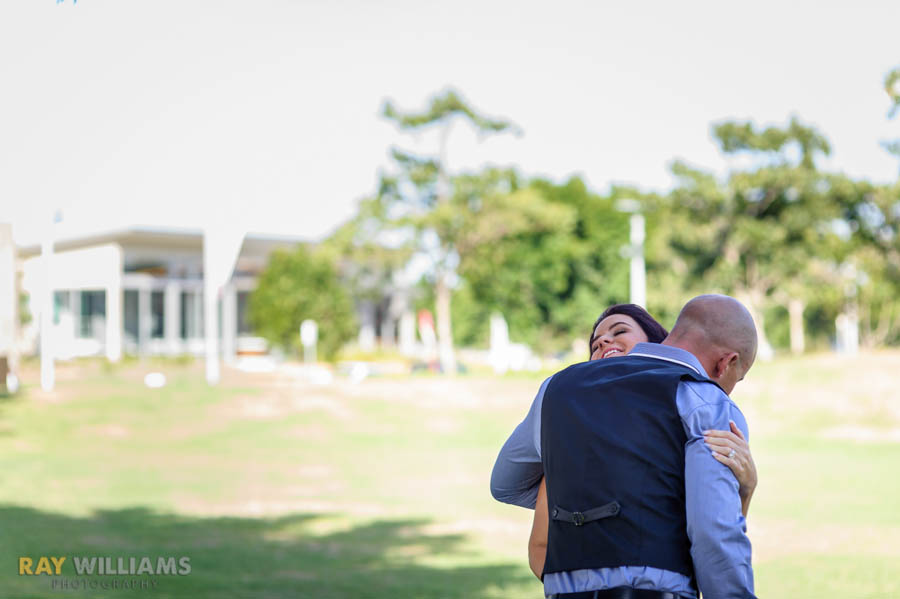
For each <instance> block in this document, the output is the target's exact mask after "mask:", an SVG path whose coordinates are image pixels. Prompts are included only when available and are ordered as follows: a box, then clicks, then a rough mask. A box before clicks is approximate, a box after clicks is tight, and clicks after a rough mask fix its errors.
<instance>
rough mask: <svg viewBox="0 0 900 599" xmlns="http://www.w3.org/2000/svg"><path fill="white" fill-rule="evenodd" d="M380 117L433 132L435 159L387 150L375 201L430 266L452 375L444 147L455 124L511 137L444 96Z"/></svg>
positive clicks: (449, 211) (449, 214) (452, 265)
mask: <svg viewBox="0 0 900 599" xmlns="http://www.w3.org/2000/svg"><path fill="white" fill-rule="evenodd" d="M383 115H384V117H385V118H387V119H388V120H390V121H392V122H393V123H395V124H396V125H397V127H399V128H400V129H401V130H402V131H406V132H417V131H421V130H424V129H431V128H436V129H438V130H439V143H438V148H437V151H436V153H435V152H432V153H430V154H417V153H412V152H408V151H404V150H400V149H396V148H395V149H393V151H392V156H393V159H394V163H395V165H396V167H397V173H396V174H394V175H391V176H385V177H383V178H382V182H381V186H380V190H379V195H378V198H379V200H380V201H381V203H382V205H383V206H382V208H383V210H384V214H385V215H386V216H387V217H388V218H389V219H391V220H392V221H393V222H394V224H396V225H405V226H407V227H408V228H409V229H410V230H411V231H413V232H414V233H415V235H416V237H417V239H418V241H419V249H420V250H421V251H422V252H423V253H424V254H425V255H427V256H429V258H430V259H431V263H432V275H433V284H434V295H435V313H436V320H437V337H438V346H439V355H440V360H441V367H442V369H443V371H444V372H448V373H453V372H455V371H456V358H455V355H454V351H453V335H452V323H451V318H450V298H451V293H452V285H453V277H454V273H455V269H456V266H457V264H458V263H459V253H458V247H457V242H458V241H459V239H458V238H457V237H456V236H455V233H457V232H458V228H456V227H454V226H453V222H454V219H455V214H454V213H455V210H454V208H453V207H451V206H449V204H450V200H451V198H452V197H453V195H454V190H453V180H452V178H451V176H450V173H448V171H447V143H448V140H449V135H450V132H451V129H452V127H453V125H454V123H455V122H457V121H465V122H468V123H469V124H470V125H471V126H472V127H474V128H475V130H476V131H477V132H478V134H479V135H480V136H485V135H490V134H494V133H500V132H504V131H515V130H516V128H515V126H514V125H513V124H512V123H511V122H509V121H507V120H503V119H492V118H489V117H486V116H483V115H481V114H480V113H478V112H477V111H476V110H475V109H474V108H472V107H471V106H470V105H469V104H468V103H467V102H465V101H464V100H463V99H462V98H461V97H460V96H459V94H457V93H456V92H455V91H453V90H447V91H445V92H443V93H442V94H439V95H437V96H434V97H433V98H432V99H431V101H430V102H429V104H428V106H427V107H426V108H425V109H424V110H421V111H412V112H403V111H400V110H398V109H397V108H396V107H395V106H394V104H393V103H391V102H386V103H385V105H384V109H383Z"/></svg>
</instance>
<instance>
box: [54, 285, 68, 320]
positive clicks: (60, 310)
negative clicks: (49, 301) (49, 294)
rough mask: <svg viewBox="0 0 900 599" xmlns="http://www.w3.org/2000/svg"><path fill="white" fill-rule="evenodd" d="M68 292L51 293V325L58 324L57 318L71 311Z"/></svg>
mask: <svg viewBox="0 0 900 599" xmlns="http://www.w3.org/2000/svg"><path fill="white" fill-rule="evenodd" d="M71 309H72V308H71V305H70V303H69V292H68V291H54V292H53V324H59V317H60V315H62V314H68V313H69V312H70V311H71Z"/></svg>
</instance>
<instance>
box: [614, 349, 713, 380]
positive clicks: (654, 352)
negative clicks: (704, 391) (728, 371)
mask: <svg viewBox="0 0 900 599" xmlns="http://www.w3.org/2000/svg"><path fill="white" fill-rule="evenodd" d="M628 355H629V356H643V357H645V358H657V359H660V360H666V361H667V362H675V363H676V364H682V365H684V366H687V367H688V368H691V369H693V370H695V371H696V372H697V374H699V375H701V376H704V377H706V378H709V375H708V374H706V370H704V369H703V366H701V365H700V361H699V360H697V358H696V357H695V356H694V354H692V353H691V352H689V351H687V350H685V349H681V348H679V347H672V346H671V345H662V344H659V343H638V344H637V345H635V346H634V347H633V348H632V349H631V351H630V352H628ZM620 359H621V358H620Z"/></svg>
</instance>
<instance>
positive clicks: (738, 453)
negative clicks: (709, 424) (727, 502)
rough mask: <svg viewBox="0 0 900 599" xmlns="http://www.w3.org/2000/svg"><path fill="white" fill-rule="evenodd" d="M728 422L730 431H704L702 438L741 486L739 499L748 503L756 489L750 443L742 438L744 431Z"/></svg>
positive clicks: (754, 467)
mask: <svg viewBox="0 0 900 599" xmlns="http://www.w3.org/2000/svg"><path fill="white" fill-rule="evenodd" d="M730 424H731V430H730V431H716V430H712V431H704V440H705V441H706V446H707V447H709V448H710V449H711V450H712V454H713V457H714V458H716V459H717V460H719V461H720V462H722V463H723V464H725V465H726V466H728V467H729V468H731V471H732V472H734V476H735V477H736V478H737V480H738V483H739V484H740V486H741V487H740V493H741V501H742V503H744V502H747V503H749V500H750V497H751V496H752V495H753V491H754V490H755V489H756V483H757V479H756V464H755V463H754V462H753V455H752V454H751V453H750V445H749V444H748V443H747V440H746V439H745V438H744V433H742V432H741V429H739V428H738V427H737V425H736V424H735V423H734V422H731V423H730ZM745 515H746V514H745Z"/></svg>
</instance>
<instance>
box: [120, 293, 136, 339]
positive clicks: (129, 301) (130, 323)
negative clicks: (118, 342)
mask: <svg viewBox="0 0 900 599" xmlns="http://www.w3.org/2000/svg"><path fill="white" fill-rule="evenodd" d="M138 301H139V300H138V292H137V289H126V290H125V295H124V297H123V298H122V312H123V313H124V316H125V338H126V339H128V340H130V341H133V342H134V343H137V342H138V335H139V329H138V318H139V316H138V309H139V308H138Z"/></svg>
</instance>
